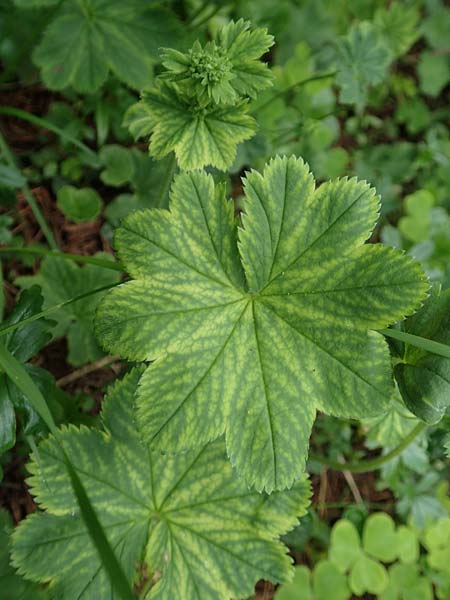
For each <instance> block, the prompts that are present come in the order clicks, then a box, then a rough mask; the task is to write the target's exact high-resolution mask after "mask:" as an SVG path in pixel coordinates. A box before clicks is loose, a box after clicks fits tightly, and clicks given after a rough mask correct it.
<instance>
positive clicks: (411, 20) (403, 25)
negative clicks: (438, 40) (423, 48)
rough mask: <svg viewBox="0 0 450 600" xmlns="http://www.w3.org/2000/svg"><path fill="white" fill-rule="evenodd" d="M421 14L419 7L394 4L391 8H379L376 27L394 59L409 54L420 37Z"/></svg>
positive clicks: (375, 20)
mask: <svg viewBox="0 0 450 600" xmlns="http://www.w3.org/2000/svg"><path fill="white" fill-rule="evenodd" d="M419 18H420V12H419V10H418V8H417V6H405V5H403V4H402V3H401V2H394V3H392V4H391V5H390V6H389V8H379V9H378V10H377V11H376V13H375V19H374V22H375V25H376V26H377V27H378V28H379V30H380V32H381V35H382V36H383V39H384V40H385V42H386V45H387V46H388V48H389V50H390V51H391V53H392V57H393V58H397V57H399V56H401V55H402V54H404V53H405V52H407V51H408V50H409V48H410V47H411V46H412V44H413V43H414V42H415V41H416V39H417V38H418V37H419V30H418V27H417V25H418V22H419Z"/></svg>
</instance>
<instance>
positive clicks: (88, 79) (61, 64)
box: [33, 0, 181, 92]
mask: <svg viewBox="0 0 450 600" xmlns="http://www.w3.org/2000/svg"><path fill="white" fill-rule="evenodd" d="M46 3H47V4H50V2H46ZM59 4H61V2H60V3H59ZM180 31H181V26H180V24H179V23H178V21H177V19H176V18H175V16H174V15H173V14H172V13H170V12H169V11H166V10H164V9H160V8H157V7H148V6H146V3H145V2H144V3H143V2H139V0H131V1H128V2H126V3H124V2H121V1H120V0H109V1H108V2H105V0H80V1H78V2H72V1H64V0H63V2H62V5H61V7H60V8H59V10H58V11H57V14H56V18H55V19H54V20H53V21H51V22H50V25H49V26H48V28H47V29H46V30H45V32H44V35H43V38H42V41H41V43H40V44H39V45H38V46H37V48H36V49H35V51H34V54H33V59H34V61H35V63H36V64H37V65H38V66H39V67H41V69H42V77H43V79H44V82H45V83H46V85H47V86H48V87H49V88H50V89H57V90H60V89H63V88H66V87H68V86H73V87H74V88H75V89H76V90H77V91H79V92H94V91H95V90H97V89H98V88H99V87H100V86H101V85H102V84H103V83H104V82H105V80H106V78H107V76H108V73H109V71H110V70H111V71H112V72H113V73H114V74H115V75H116V76H117V77H118V78H119V79H120V80H121V81H123V82H125V83H126V84H128V85H130V86H131V87H134V88H137V89H143V88H144V87H146V86H147V85H148V84H149V82H150V81H151V79H152V74H153V64H154V63H155V61H156V59H157V51H158V47H159V46H160V45H161V43H162V42H163V41H166V42H167V39H168V38H169V39H170V40H171V42H172V43H176V42H177V41H178V39H179V37H180Z"/></svg>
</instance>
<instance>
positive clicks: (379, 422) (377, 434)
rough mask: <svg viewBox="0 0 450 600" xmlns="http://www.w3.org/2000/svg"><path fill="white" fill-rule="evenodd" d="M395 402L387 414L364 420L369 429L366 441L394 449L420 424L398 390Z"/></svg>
mask: <svg viewBox="0 0 450 600" xmlns="http://www.w3.org/2000/svg"><path fill="white" fill-rule="evenodd" d="M393 400H395V401H394V402H392V403H391V404H390V405H389V407H388V409H387V410H386V412H385V413H383V414H380V415H377V416H376V417H372V418H370V419H363V423H364V425H366V426H367V427H368V431H367V433H366V439H367V440H368V441H369V442H371V443H375V444H376V445H377V446H383V447H386V446H390V447H392V446H395V445H397V444H399V443H400V442H401V441H402V440H404V439H405V437H406V436H407V435H408V434H409V433H410V432H411V431H412V430H413V429H414V428H415V427H416V425H417V424H418V422H419V421H418V419H416V418H415V416H414V415H413V414H412V413H411V412H410V411H409V410H408V409H407V408H406V406H405V405H404V403H403V402H402V399H401V396H400V393H399V391H398V389H396V392H395V396H394V398H393Z"/></svg>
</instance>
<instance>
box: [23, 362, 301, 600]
mask: <svg viewBox="0 0 450 600" xmlns="http://www.w3.org/2000/svg"><path fill="white" fill-rule="evenodd" d="M141 372H142V369H135V370H133V371H132V372H131V373H130V374H128V375H127V376H126V377H125V378H124V379H123V380H122V381H120V382H119V383H116V384H115V385H114V387H113V388H112V390H111V392H110V394H109V396H108V399H107V401H106V405H105V407H104V409H103V413H102V416H103V423H104V427H105V431H104V432H102V431H97V430H89V429H87V428H81V429H79V430H78V429H76V428H75V427H73V426H71V427H68V428H65V429H63V430H62V432H61V440H62V442H63V444H64V447H65V449H66V452H67V453H68V454H69V456H70V460H71V461H72V463H73V465H74V467H75V468H76V470H77V472H78V474H79V476H80V478H81V480H82V483H83V485H84V486H85V489H86V491H87V494H88V496H89V498H90V500H91V502H92V503H93V506H94V508H95V509H96V511H97V514H98V516H99V519H100V521H101V523H102V525H103V527H104V529H105V531H106V534H107V536H108V539H109V541H110V543H111V545H112V546H113V548H114V550H115V551H116V553H117V556H118V558H119V560H120V561H121V563H122V566H123V568H124V571H125V572H126V574H127V576H128V578H129V580H130V582H132V581H134V582H135V583H137V581H138V580H139V579H142V578H143V574H144V573H146V574H147V577H151V576H152V572H153V574H154V577H155V578H154V581H155V582H156V581H157V580H158V578H159V581H158V583H157V584H156V585H154V587H153V588H152V590H151V592H150V596H149V597H150V598H161V599H172V598H189V599H191V598H192V599H194V598H197V599H198V600H208V599H217V600H218V599H224V598H230V597H243V596H245V595H249V594H251V592H252V590H253V587H254V584H255V582H256V581H257V580H258V579H260V578H266V579H270V580H272V581H274V582H277V581H285V580H288V579H289V578H290V576H291V566H290V563H291V561H290V559H289V557H288V556H287V555H286V548H285V547H284V546H283V545H282V544H281V542H279V541H278V539H277V537H278V536H279V535H280V534H281V533H283V532H285V531H287V530H288V529H290V528H292V527H293V526H294V525H295V524H296V523H297V518H298V517H299V516H301V515H302V514H304V512H305V508H306V506H307V504H308V500H309V486H308V484H307V482H306V481H305V480H302V481H301V482H299V483H298V484H297V485H296V486H295V487H294V488H292V489H291V490H290V491H289V492H279V493H275V494H272V495H271V496H270V497H269V496H267V495H261V494H258V493H255V492H251V491H249V490H248V488H247V487H246V486H245V484H244V483H243V482H242V481H240V480H239V479H237V478H236V477H235V476H234V474H233V472H232V469H231V466H230V465H229V462H228V461H227V458H226V455H225V446H224V443H223V441H222V440H218V441H216V442H214V443H212V444H209V445H206V446H202V447H201V448H199V449H197V450H195V451H194V452H189V453H186V454H183V455H180V456H177V457H168V456H163V455H161V454H159V453H157V454H152V453H151V452H149V449H148V447H146V446H145V445H143V444H142V442H141V440H140V437H139V434H138V433H137V432H136V426H135V422H134V404H133V397H134V394H135V391H136V386H137V384H138V381H139V377H140V375H141ZM30 471H31V473H32V477H31V478H30V480H29V483H30V485H31V488H32V491H33V493H34V494H35V495H36V497H37V501H38V503H39V504H40V505H41V507H42V508H44V509H46V511H45V512H40V513H36V514H33V515H31V516H29V517H28V518H27V519H26V520H25V521H24V522H22V523H21V524H20V525H19V527H18V529H17V530H16V532H15V533H14V536H13V552H12V556H13V564H14V565H15V566H16V567H17V568H18V570H19V573H21V574H23V575H24V576H25V577H27V578H28V579H31V580H32V581H40V582H48V583H49V584H50V589H51V591H52V593H53V596H54V597H55V598H58V599H60V600H66V599H67V600H73V598H78V599H80V600H87V599H92V600H94V599H95V600H97V599H99V598H116V597H117V596H116V593H115V591H114V590H112V589H111V584H110V583H109V581H108V577H107V574H106V572H105V571H104V570H103V568H102V565H101V562H100V559H99V557H98V555H97V552H96V550H95V547H94V546H93V544H92V542H91V540H90V538H89V534H88V532H87V531H86V529H85V527H84V525H83V521H82V519H81V518H80V516H79V514H78V512H77V501H76V498H75V496H74V494H73V490H72V487H71V485H70V482H69V479H68V475H67V472H66V470H65V466H64V463H63V461H62V457H61V455H60V450H59V446H58V444H57V443H56V441H55V440H54V439H53V438H50V439H49V440H47V441H45V442H43V443H41V444H40V446H39V454H37V455H35V456H34V462H33V463H32V464H31V467H30ZM30 557H32V558H30ZM158 573H159V576H158Z"/></svg>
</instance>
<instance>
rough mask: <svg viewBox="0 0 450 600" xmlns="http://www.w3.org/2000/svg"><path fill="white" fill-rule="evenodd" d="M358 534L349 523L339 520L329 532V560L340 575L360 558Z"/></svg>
mask: <svg viewBox="0 0 450 600" xmlns="http://www.w3.org/2000/svg"><path fill="white" fill-rule="evenodd" d="M361 554H362V550H361V542H360V540H359V533H358V530H357V529H356V527H355V526H354V525H353V523H352V522H351V521H347V520H346V519H341V520H340V521H338V522H337V523H336V524H335V525H334V527H333V529H332V530H331V539H330V550H329V558H330V560H331V562H333V563H334V564H335V565H336V566H337V567H338V569H339V571H340V572H341V573H345V572H346V571H348V570H349V569H350V568H351V567H352V566H353V565H354V564H355V562H356V561H357V560H358V558H359V557H360V556H361Z"/></svg>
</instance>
